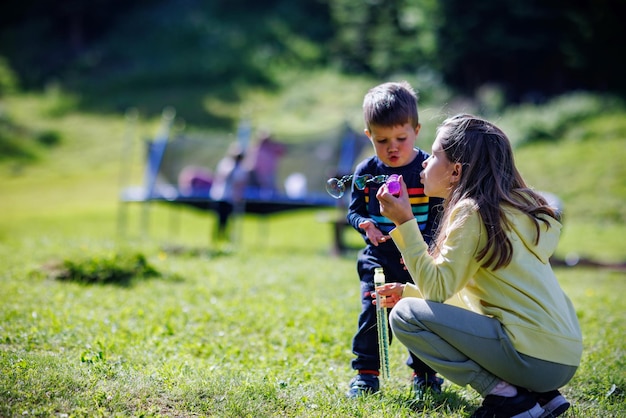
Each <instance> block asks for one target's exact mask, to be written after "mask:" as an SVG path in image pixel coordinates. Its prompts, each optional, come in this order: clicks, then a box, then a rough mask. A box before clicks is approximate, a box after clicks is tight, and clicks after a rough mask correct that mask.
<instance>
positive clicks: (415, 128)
mask: <svg viewBox="0 0 626 418" xmlns="http://www.w3.org/2000/svg"><path fill="white" fill-rule="evenodd" d="M363 116H364V119H365V134H366V135H367V137H368V138H369V139H370V141H371V142H372V145H373V146H374V151H375V153H376V155H375V156H373V157H370V158H368V159H366V160H364V161H362V162H361V163H359V164H358V165H357V167H356V170H355V173H354V177H353V182H352V183H353V187H352V197H351V201H350V207H349V209H348V215H347V220H348V222H349V223H350V224H351V225H352V227H354V228H355V229H356V230H357V231H358V232H359V233H360V234H361V235H362V236H363V239H364V240H365V243H366V246H365V248H364V249H363V250H361V252H360V253H359V256H358V261H357V271H358V273H359V277H360V280H361V314H360V316H359V327H358V331H357V333H356V334H355V336H354V338H353V341H352V352H353V353H354V354H355V355H356V358H355V359H354V360H353V361H352V368H353V369H355V370H357V372H358V374H357V376H356V377H354V378H353V379H352V380H351V381H350V389H349V390H348V393H347V396H348V397H351V398H354V397H357V396H361V395H363V394H366V393H375V392H378V389H379V381H378V375H379V367H380V359H379V354H378V337H377V331H376V307H375V306H374V305H373V304H372V299H371V297H370V294H371V292H373V291H374V269H375V268H376V267H382V268H383V270H384V272H385V276H386V279H387V281H392V282H400V283H406V282H412V279H411V276H410V274H409V273H408V271H407V270H406V269H405V267H404V265H403V262H402V257H401V255H400V252H399V251H398V249H397V247H396V245H395V244H394V243H393V242H392V241H391V239H390V237H389V235H388V233H389V231H390V230H391V229H393V227H394V224H393V222H391V221H390V220H389V219H387V218H385V217H383V216H381V214H380V208H379V204H378V200H376V192H377V190H378V189H379V188H380V186H381V185H382V183H384V180H383V181H381V178H380V177H379V178H378V179H376V178H375V176H380V175H382V176H386V175H390V174H399V175H402V176H403V178H404V181H405V183H406V184H407V187H408V192H409V197H410V201H411V206H412V209H413V213H414V215H415V218H416V219H417V221H418V223H419V226H420V230H421V231H422V234H423V236H424V239H425V240H426V242H430V238H431V235H432V234H433V232H434V225H435V215H436V210H437V209H436V206H437V205H438V204H440V203H441V200H439V199H429V198H428V197H426V196H425V195H424V189H423V186H422V184H421V182H420V172H421V171H422V162H423V161H424V160H426V158H428V154H427V153H425V152H424V151H422V150H420V149H418V148H416V147H415V141H416V138H417V135H418V133H419V130H420V127H421V126H420V124H419V119H418V112H417V94H416V93H415V91H414V90H413V88H412V87H411V86H410V85H409V84H408V83H407V82H405V81H403V82H391V83H384V84H381V85H379V86H376V87H374V88H372V89H371V90H370V91H369V92H368V93H367V94H366V95H365V98H364V101H363ZM364 175H371V176H373V177H374V178H373V179H372V180H369V181H367V182H365V183H363V181H362V180H361V181H359V180H358V179H359V177H361V176H364ZM363 185H364V186H365V187H364V188H362V187H361V186H363ZM407 365H408V366H409V367H411V368H412V369H413V371H414V373H413V389H414V391H415V394H416V397H417V398H418V399H421V398H422V396H423V394H424V392H425V391H426V390H432V391H433V392H435V393H439V392H441V384H442V382H443V379H441V378H439V377H437V375H436V372H435V371H434V370H433V369H431V368H430V367H428V366H426V364H424V363H423V362H422V361H421V360H419V359H418V358H417V357H415V356H414V355H413V354H411V353H409V359H408V360H407Z"/></svg>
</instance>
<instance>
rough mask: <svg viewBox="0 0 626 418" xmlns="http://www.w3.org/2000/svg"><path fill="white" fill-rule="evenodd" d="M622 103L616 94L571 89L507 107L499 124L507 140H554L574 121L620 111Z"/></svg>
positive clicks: (568, 128) (622, 106) (622, 108)
mask: <svg viewBox="0 0 626 418" xmlns="http://www.w3.org/2000/svg"><path fill="white" fill-rule="evenodd" d="M624 109H625V106H624V102H623V101H622V100H620V99H618V98H616V97H611V96H608V95H607V96H602V95H594V94H590V93H589V92H580V91H576V92H571V93H568V94H564V95H562V96H559V97H555V98H554V99H552V100H550V101H549V102H547V103H545V104H543V105H541V106H536V105H531V104H521V105H518V106H509V107H508V108H507V109H506V110H505V111H504V112H502V113H501V115H502V116H501V117H502V120H501V125H502V128H503V129H504V130H505V132H507V134H508V135H509V137H510V139H511V141H513V142H514V143H515V144H518V145H521V144H524V143H528V142H532V141H558V140H559V139H561V138H562V137H563V135H564V134H565V133H566V132H567V131H568V130H570V129H571V127H572V125H573V124H574V123H580V122H582V121H584V120H587V119H591V118H597V117H599V116H602V115H606V114H611V113H618V112H622V111H623V110H624Z"/></svg>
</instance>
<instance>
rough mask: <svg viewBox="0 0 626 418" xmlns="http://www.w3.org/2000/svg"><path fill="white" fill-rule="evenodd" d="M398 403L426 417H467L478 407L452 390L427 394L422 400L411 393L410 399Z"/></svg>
mask: <svg viewBox="0 0 626 418" xmlns="http://www.w3.org/2000/svg"><path fill="white" fill-rule="evenodd" d="M397 401H398V402H399V403H402V404H404V405H405V406H406V407H407V408H408V409H411V410H413V411H415V412H416V413H418V416H419V414H420V413H422V414H424V416H437V415H438V414H441V415H444V416H449V415H450V414H454V416H459V417H465V416H470V414H471V412H472V411H473V410H474V409H476V405H474V404H473V403H472V402H470V401H468V400H467V399H465V398H464V397H463V396H461V395H460V394H459V393H457V392H455V391H452V390H444V391H443V392H442V393H440V394H433V393H431V392H427V393H426V394H425V395H424V397H423V398H422V399H420V400H418V399H415V397H414V394H413V392H411V394H410V395H409V396H408V397H407V396H402V397H398V399H397Z"/></svg>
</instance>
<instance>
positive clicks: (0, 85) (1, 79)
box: [0, 56, 18, 97]
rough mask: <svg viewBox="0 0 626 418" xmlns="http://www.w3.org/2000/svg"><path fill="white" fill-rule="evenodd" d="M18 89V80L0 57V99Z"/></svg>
mask: <svg viewBox="0 0 626 418" xmlns="http://www.w3.org/2000/svg"><path fill="white" fill-rule="evenodd" d="M17 89H18V79H17V75H16V74H15V72H14V71H13V70H12V69H11V68H10V67H9V64H8V62H7V60H6V58H4V57H2V56H0V97H2V96H4V95H6V94H8V93H14V92H16V91H17Z"/></svg>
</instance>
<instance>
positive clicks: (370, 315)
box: [352, 240, 435, 375]
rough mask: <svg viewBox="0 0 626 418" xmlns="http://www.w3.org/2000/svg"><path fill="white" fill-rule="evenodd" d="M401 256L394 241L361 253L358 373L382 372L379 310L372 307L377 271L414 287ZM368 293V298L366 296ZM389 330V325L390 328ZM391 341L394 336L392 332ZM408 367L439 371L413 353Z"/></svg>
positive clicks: (356, 349) (356, 348)
mask: <svg viewBox="0 0 626 418" xmlns="http://www.w3.org/2000/svg"><path fill="white" fill-rule="evenodd" d="M400 259H401V255H400V252H399V251H398V250H397V248H396V247H395V244H394V243H393V242H392V241H391V240H390V241H388V242H386V243H383V244H381V245H380V246H379V247H373V246H367V247H366V248H365V249H363V250H361V252H360V253H359V257H358V260H357V271H358V273H359V278H360V279H361V314H360V315H359V328H358V330H357V332H356V334H355V335H354V338H353V339H352V352H353V353H354V354H355V355H356V358H355V359H353V360H352V368H353V369H355V370H379V368H380V358H379V355H378V332H377V329H376V306H375V305H374V304H372V298H371V297H370V296H369V294H370V292H373V291H374V269H375V268H376V267H382V268H383V270H384V272H385V280H386V281H387V282H388V283H407V282H409V283H413V280H412V279H411V275H410V274H409V272H408V271H407V270H405V269H404V265H403V264H402V263H401V262H400ZM366 292H367V296H366ZM387 326H389V324H387ZM389 335H390V337H391V335H392V333H391V331H390V332H389ZM406 364H407V366H409V367H410V368H412V369H413V370H414V371H415V372H416V373H418V374H423V373H427V374H430V375H432V374H435V371H434V370H433V369H431V368H430V367H429V366H427V365H426V364H425V363H424V362H422V361H421V360H420V359H419V358H417V357H416V356H415V355H414V354H413V353H411V352H409V358H408V359H407V362H406Z"/></svg>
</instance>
